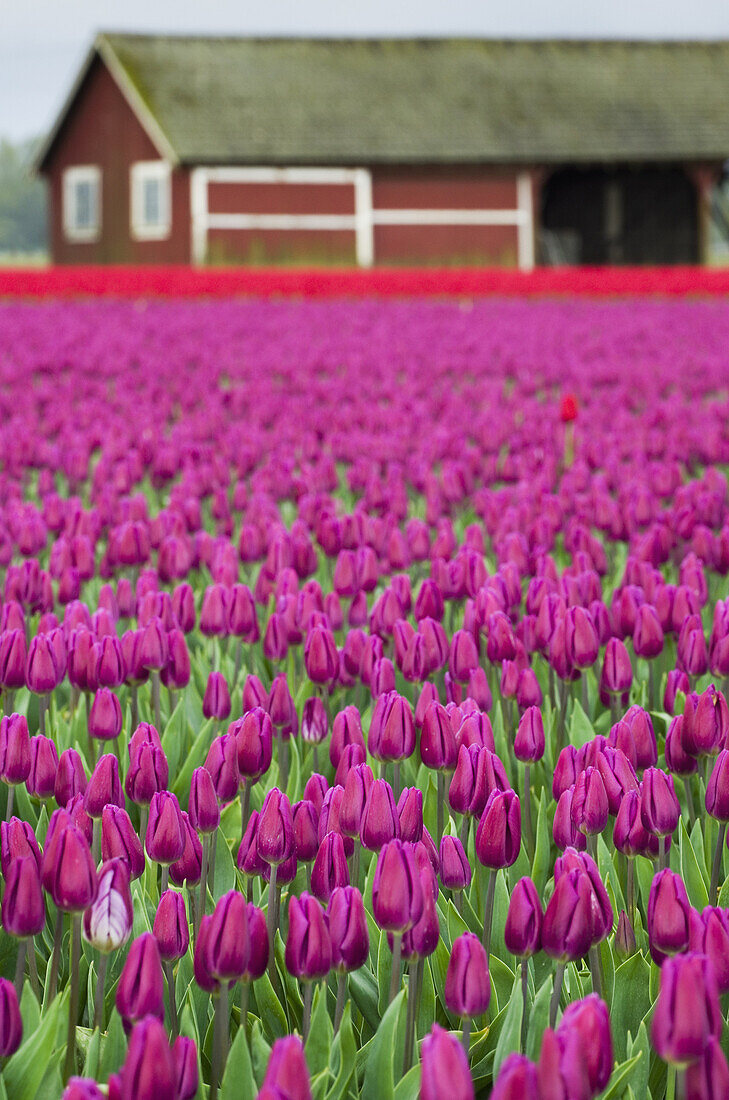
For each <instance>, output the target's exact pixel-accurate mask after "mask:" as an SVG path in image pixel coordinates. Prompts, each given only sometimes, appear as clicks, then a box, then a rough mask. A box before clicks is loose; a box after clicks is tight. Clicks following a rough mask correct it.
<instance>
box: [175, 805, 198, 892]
mask: <svg viewBox="0 0 729 1100" xmlns="http://www.w3.org/2000/svg"><path fill="white" fill-rule="evenodd" d="M181 813H182V823H183V825H184V826H185V847H184V849H183V852H182V855H181V856H180V858H179V859H178V860H176V861H175V862H174V863H171V864H170V882H172V883H174V885H175V886H183V885H184V884H185V883H187V885H188V886H194V885H195V884H196V883H198V882H199V881H200V878H201V876H202V844H201V843H200V837H199V836H198V835H197V833H196V831H195V830H194V829H193V827H192V823H191V822H190V818H189V817H188V815H187V814H186V813H185V811H184V810H182V811H181Z"/></svg>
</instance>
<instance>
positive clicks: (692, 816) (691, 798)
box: [683, 775, 696, 832]
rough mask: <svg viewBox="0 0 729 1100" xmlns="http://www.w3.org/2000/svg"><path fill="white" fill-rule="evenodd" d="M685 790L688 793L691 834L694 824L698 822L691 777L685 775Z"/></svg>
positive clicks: (687, 801)
mask: <svg viewBox="0 0 729 1100" xmlns="http://www.w3.org/2000/svg"><path fill="white" fill-rule="evenodd" d="M683 789H684V791H685V792H686V806H687V809H688V815H689V832H691V830H692V829H693V827H694V824H695V822H696V809H695V807H694V796H693V794H692V793H691V776H690V775H685V776H684V777H683Z"/></svg>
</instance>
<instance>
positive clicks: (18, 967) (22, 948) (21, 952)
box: [14, 939, 28, 1002]
mask: <svg viewBox="0 0 729 1100" xmlns="http://www.w3.org/2000/svg"><path fill="white" fill-rule="evenodd" d="M27 950H28V941H27V940H25V939H22V940H18V959H17V962H16V963H15V982H14V985H15V992H16V994H17V996H18V1002H20V998H21V996H22V994H23V981H24V980H25V955H26V952H27Z"/></svg>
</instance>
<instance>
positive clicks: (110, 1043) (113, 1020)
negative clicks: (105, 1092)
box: [99, 1009, 127, 1081]
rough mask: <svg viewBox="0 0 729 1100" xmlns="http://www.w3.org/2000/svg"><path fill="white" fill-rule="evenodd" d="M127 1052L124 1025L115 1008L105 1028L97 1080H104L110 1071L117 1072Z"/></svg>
mask: <svg viewBox="0 0 729 1100" xmlns="http://www.w3.org/2000/svg"><path fill="white" fill-rule="evenodd" d="M126 1052H127V1040H126V1036H125V1034H124V1025H123V1023H122V1019H121V1016H120V1015H119V1013H118V1012H117V1010H116V1009H114V1010H113V1011H112V1014H111V1017H110V1018H109V1026H108V1028H107V1030H106V1042H105V1043H104V1046H103V1050H102V1052H101V1065H100V1067H99V1080H100V1081H106V1080H107V1079H108V1077H109V1074H110V1073H117V1072H118V1070H119V1069H120V1068H121V1065H122V1062H123V1061H124V1058H125V1056H126Z"/></svg>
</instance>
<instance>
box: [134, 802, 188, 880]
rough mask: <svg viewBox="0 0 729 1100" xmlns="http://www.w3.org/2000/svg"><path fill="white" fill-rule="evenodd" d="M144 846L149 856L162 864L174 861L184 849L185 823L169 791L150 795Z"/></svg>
mask: <svg viewBox="0 0 729 1100" xmlns="http://www.w3.org/2000/svg"><path fill="white" fill-rule="evenodd" d="M144 846H145V848H146V850H147V854H148V856H149V858H150V859H152V860H154V862H155V863H160V864H162V865H163V866H169V865H170V864H171V863H176V862H177V860H178V859H180V857H181V856H182V853H183V852H184V850H185V823H184V821H183V820H182V813H181V812H180V804H179V802H178V801H177V798H176V796H175V795H174V794H172V793H171V791H158V792H157V793H156V794H153V795H152V801H151V802H150V804H149V821H148V822H147V832H146V835H145V838H144Z"/></svg>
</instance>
